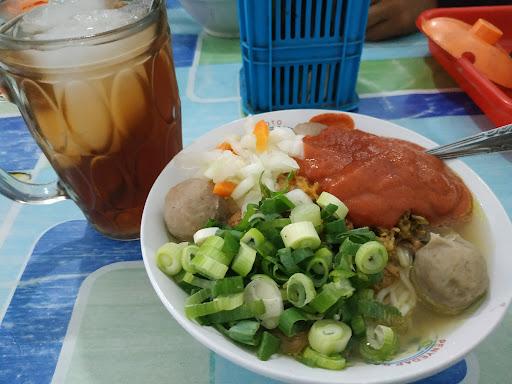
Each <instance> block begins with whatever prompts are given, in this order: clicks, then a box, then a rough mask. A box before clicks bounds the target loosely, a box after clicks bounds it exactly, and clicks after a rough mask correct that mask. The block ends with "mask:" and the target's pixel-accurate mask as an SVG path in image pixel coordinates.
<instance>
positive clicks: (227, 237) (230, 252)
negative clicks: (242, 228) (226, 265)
mask: <svg viewBox="0 0 512 384" xmlns="http://www.w3.org/2000/svg"><path fill="white" fill-rule="evenodd" d="M235 232H238V231H228V232H226V233H225V234H224V245H223V246H222V249H221V250H222V252H224V254H225V255H226V257H227V259H229V260H230V261H231V260H233V258H234V257H235V256H236V254H237V253H238V250H239V249H240V241H239V238H237V237H236V236H235V235H234V233H235Z"/></svg>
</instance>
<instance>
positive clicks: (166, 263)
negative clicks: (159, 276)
mask: <svg viewBox="0 0 512 384" xmlns="http://www.w3.org/2000/svg"><path fill="white" fill-rule="evenodd" d="M186 246H187V243H182V244H176V243H166V244H164V245H162V246H161V247H160V248H158V250H157V251H156V264H157V266H158V268H159V269H160V270H161V271H162V272H163V273H165V274H166V275H167V276H174V275H177V274H178V273H180V271H181V268H182V266H181V253H182V251H183V248H185V247H186Z"/></svg>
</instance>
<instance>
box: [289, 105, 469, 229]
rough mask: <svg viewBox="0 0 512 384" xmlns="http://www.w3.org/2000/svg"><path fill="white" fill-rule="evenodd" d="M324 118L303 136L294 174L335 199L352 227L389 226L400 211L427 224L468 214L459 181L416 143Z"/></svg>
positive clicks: (465, 195) (465, 193)
mask: <svg viewBox="0 0 512 384" xmlns="http://www.w3.org/2000/svg"><path fill="white" fill-rule="evenodd" d="M343 116H348V115H343ZM326 117H327V116H326ZM312 120H313V119H312ZM319 120H322V119H319ZM325 120H331V121H329V122H327V121H325ZM325 120H324V121H325V123H327V124H326V125H328V127H327V128H326V129H324V130H323V131H322V132H321V133H320V134H319V135H317V136H306V137H305V138H304V155H305V156H304V159H303V160H300V161H299V162H300V173H301V174H302V175H303V176H305V177H306V178H307V179H308V180H309V181H310V182H318V183H319V184H320V189H321V190H323V191H327V192H329V193H332V194H333V195H335V196H337V197H338V198H339V199H341V200H342V201H343V202H344V203H345V204H346V205H347V207H348V208H349V215H348V217H349V219H350V220H351V221H352V222H353V223H354V225H355V226H357V227H359V226H374V227H382V228H391V227H393V226H395V225H396V224H397V223H398V220H399V219H400V217H401V216H402V215H403V214H404V213H405V212H406V211H411V212H412V213H413V214H416V215H420V216H423V217H425V218H426V219H428V220H429V221H430V223H431V224H432V225H441V224H449V223H453V222H456V221H460V220H463V219H465V218H466V217H468V216H469V214H470V213H471V210H472V197H471V192H470V191H469V190H468V188H467V187H466V185H465V184H464V182H463V181H462V180H461V179H460V178H459V177H458V176H457V175H456V174H455V173H454V172H453V171H452V170H450V169H449V168H448V167H447V166H446V164H445V163H444V162H443V161H442V160H440V159H438V158H437V157H435V156H432V155H428V154H426V153H425V152H424V149H423V148H422V147H420V146H419V145H416V144H413V143H411V142H407V141H404V140H398V139H392V138H387V137H381V136H376V135H372V134H370V133H366V132H363V131H360V130H357V129H352V126H353V125H352V126H351V125H350V124H347V122H346V121H345V124H339V120H338V123H337V124H336V123H334V124H332V116H329V119H325ZM329 123H330V124H329Z"/></svg>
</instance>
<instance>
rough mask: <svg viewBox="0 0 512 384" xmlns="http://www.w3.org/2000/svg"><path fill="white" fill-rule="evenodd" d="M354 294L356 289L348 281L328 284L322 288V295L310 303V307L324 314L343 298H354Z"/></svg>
mask: <svg viewBox="0 0 512 384" xmlns="http://www.w3.org/2000/svg"><path fill="white" fill-rule="evenodd" d="M353 292H354V288H353V287H352V285H350V282H349V281H348V280H347V279H345V280H340V281H335V282H332V283H328V284H325V285H324V286H323V287H322V290H321V291H320V293H319V294H318V295H316V297H315V298H314V299H313V300H312V301H311V303H309V306H310V307H311V308H313V309H314V310H316V311H317V312H320V313H324V312H326V311H327V310H328V309H329V308H331V307H332V306H333V305H334V304H336V303H337V302H338V301H339V300H340V299H341V298H348V297H350V296H352V294H353Z"/></svg>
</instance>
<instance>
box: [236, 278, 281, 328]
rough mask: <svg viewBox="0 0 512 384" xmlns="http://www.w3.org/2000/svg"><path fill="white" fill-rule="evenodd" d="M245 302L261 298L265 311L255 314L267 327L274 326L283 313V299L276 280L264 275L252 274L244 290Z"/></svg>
mask: <svg viewBox="0 0 512 384" xmlns="http://www.w3.org/2000/svg"><path fill="white" fill-rule="evenodd" d="M244 298H245V302H246V303H252V302H254V301H259V300H262V301H263V304H264V305H265V312H264V313H262V314H261V315H259V316H257V318H258V319H260V320H261V323H262V324H263V326H264V327H265V328H267V329H273V328H276V327H277V325H278V323H279V316H281V314H282V313H283V309H284V306H283V299H282V297H281V291H280V290H279V287H278V286H277V284H276V282H275V281H274V280H272V278H270V277H268V276H266V275H254V276H253V277H252V281H251V282H250V283H249V284H247V286H246V287H245V290H244Z"/></svg>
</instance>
